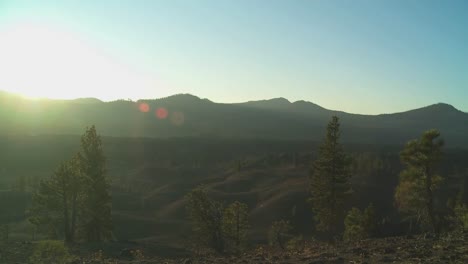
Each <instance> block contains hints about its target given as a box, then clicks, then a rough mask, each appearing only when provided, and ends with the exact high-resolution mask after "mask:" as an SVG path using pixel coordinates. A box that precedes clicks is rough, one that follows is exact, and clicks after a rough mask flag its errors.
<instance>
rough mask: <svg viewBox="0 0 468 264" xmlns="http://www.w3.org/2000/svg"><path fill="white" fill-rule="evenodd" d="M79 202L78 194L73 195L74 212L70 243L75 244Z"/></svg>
mask: <svg viewBox="0 0 468 264" xmlns="http://www.w3.org/2000/svg"><path fill="white" fill-rule="evenodd" d="M76 200H77V194H76V193H75V194H73V197H72V208H71V209H72V212H71V226H70V242H71V243H74V242H75V233H76V210H77V208H76V207H77V206H76V202H77V201H76Z"/></svg>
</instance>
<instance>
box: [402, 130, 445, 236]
mask: <svg viewBox="0 0 468 264" xmlns="http://www.w3.org/2000/svg"><path fill="white" fill-rule="evenodd" d="M439 137H440V133H439V132H438V131H437V130H429V131H426V132H424V133H423V135H422V136H421V138H420V139H415V140H411V141H409V142H408V143H407V144H406V145H405V148H404V149H403V151H402V152H401V153H400V157H401V161H402V162H403V164H404V165H405V166H406V167H405V169H404V170H403V171H402V172H401V173H400V182H399V184H398V186H397V188H396V190H395V201H396V205H397V207H398V209H399V210H400V212H402V213H404V214H406V215H408V218H410V219H417V221H418V222H419V223H420V225H421V227H424V226H425V224H426V223H427V225H428V226H430V227H431V229H432V230H433V231H434V232H435V233H438V232H439V229H438V223H437V220H436V216H435V212H434V191H435V190H436V189H437V188H438V187H439V186H440V183H441V182H442V180H443V178H442V177H441V176H439V175H437V174H436V173H435V169H436V166H437V164H438V163H439V161H440V159H441V157H442V146H443V141H442V140H440V139H439Z"/></svg>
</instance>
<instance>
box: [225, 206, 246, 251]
mask: <svg viewBox="0 0 468 264" xmlns="http://www.w3.org/2000/svg"><path fill="white" fill-rule="evenodd" d="M248 229H249V208H248V206H247V205H246V204H243V203H241V202H238V201H235V202H234V203H232V204H230V205H229V206H228V207H227V208H226V209H225V210H224V215H223V232H224V235H225V237H226V246H227V247H228V248H229V249H230V250H231V251H234V252H240V251H241V250H242V249H243V248H245V246H246V242H247V231H248Z"/></svg>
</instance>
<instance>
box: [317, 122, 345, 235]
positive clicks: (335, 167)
mask: <svg viewBox="0 0 468 264" xmlns="http://www.w3.org/2000/svg"><path fill="white" fill-rule="evenodd" d="M339 138H340V123H339V119H338V117H336V116H334V117H333V118H332V120H331V121H330V123H329V124H328V126H327V134H326V138H325V141H324V142H323V144H322V145H321V147H320V149H319V156H318V158H317V159H316V160H315V161H314V163H313V168H312V173H311V177H310V178H311V186H310V189H311V198H310V201H311V202H312V210H313V212H314V218H315V221H316V228H317V230H320V231H328V232H330V234H331V235H336V234H337V227H338V226H339V225H340V223H342V218H343V214H344V201H345V200H346V198H347V197H348V195H349V194H350V192H351V186H350V183H349V179H350V177H351V176H350V172H349V166H350V162H349V159H348V158H347V156H346V155H345V153H344V151H343V148H342V145H341V144H340V143H339Z"/></svg>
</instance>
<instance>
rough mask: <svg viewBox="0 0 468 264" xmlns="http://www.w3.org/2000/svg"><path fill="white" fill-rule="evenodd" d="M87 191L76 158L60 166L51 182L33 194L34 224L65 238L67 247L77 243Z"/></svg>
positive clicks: (44, 182) (45, 182)
mask: <svg viewBox="0 0 468 264" xmlns="http://www.w3.org/2000/svg"><path fill="white" fill-rule="evenodd" d="M83 190H84V188H83V177H82V174H81V166H80V163H79V156H78V155H76V156H75V157H74V158H73V159H71V160H69V161H66V162H63V163H62V164H60V166H59V167H58V168H57V170H56V171H55V173H54V174H53V175H52V176H51V177H50V178H48V179H46V180H43V181H42V182H41V183H40V185H39V188H38V190H37V192H36V193H34V194H33V203H32V204H33V205H32V208H31V209H30V213H31V215H30V219H29V220H30V222H31V223H32V224H34V225H35V226H38V227H39V226H48V227H49V228H51V229H49V230H54V232H53V233H55V235H54V236H58V235H59V234H63V235H64V237H65V242H66V243H73V242H75V235H76V230H77V218H78V213H79V210H80V209H81V208H80V207H79V203H80V200H81V199H82V198H83V195H84V193H83ZM57 227H61V228H57Z"/></svg>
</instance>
